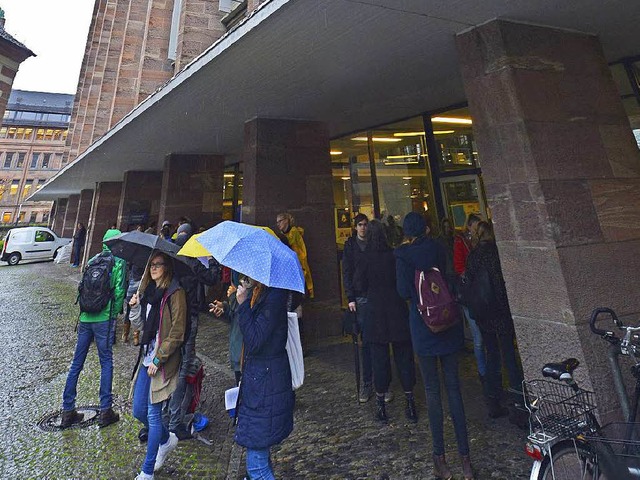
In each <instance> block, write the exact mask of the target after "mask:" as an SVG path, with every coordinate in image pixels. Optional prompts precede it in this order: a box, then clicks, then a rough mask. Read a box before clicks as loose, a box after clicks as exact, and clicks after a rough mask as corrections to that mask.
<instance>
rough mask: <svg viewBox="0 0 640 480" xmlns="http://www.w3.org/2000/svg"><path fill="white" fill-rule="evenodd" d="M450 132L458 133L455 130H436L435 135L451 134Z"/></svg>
mask: <svg viewBox="0 0 640 480" xmlns="http://www.w3.org/2000/svg"><path fill="white" fill-rule="evenodd" d="M450 133H456V131H455V130H434V131H433V134H434V135H449V134H450Z"/></svg>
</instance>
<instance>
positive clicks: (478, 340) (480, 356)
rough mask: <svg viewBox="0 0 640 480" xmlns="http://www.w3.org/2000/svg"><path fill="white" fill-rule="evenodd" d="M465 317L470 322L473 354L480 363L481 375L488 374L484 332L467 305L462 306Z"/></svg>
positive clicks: (478, 363)
mask: <svg viewBox="0 0 640 480" xmlns="http://www.w3.org/2000/svg"><path fill="white" fill-rule="evenodd" d="M462 310H463V311H464V315H465V317H467V321H468V323H469V330H471V336H472V337H473V354H474V355H475V357H476V364H477V365H478V373H479V374H480V376H481V377H484V376H485V375H486V374H487V357H486V356H485V353H484V345H483V344H482V333H481V332H480V328H479V327H478V322H476V321H475V319H474V318H473V317H472V316H471V312H470V311H469V309H468V308H467V307H464V306H463V307H462Z"/></svg>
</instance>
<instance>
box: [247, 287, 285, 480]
mask: <svg viewBox="0 0 640 480" xmlns="http://www.w3.org/2000/svg"><path fill="white" fill-rule="evenodd" d="M252 285H254V286H253V292H252V293H251V295H249V293H248V292H249V288H250V287H251V286H252ZM288 297H289V291H288V290H282V289H280V288H271V287H266V286H265V285H262V284H261V283H259V282H255V281H253V280H251V279H248V278H246V279H243V281H241V282H240V285H238V289H237V291H236V301H237V302H238V310H237V312H238V322H239V325H240V330H241V331H242V337H243V341H244V359H243V369H242V381H241V382H240V394H239V401H238V426H237V429H236V435H235V440H236V443H238V445H241V446H243V447H245V448H246V449H247V473H248V474H249V475H248V476H249V478H250V479H251V480H255V479H260V480H275V476H274V474H273V467H272V464H271V456H270V449H271V446H272V445H276V444H278V443H280V442H282V441H283V440H284V439H285V438H287V437H288V436H289V434H290V433H291V431H292V430H293V406H294V401H295V397H294V393H293V389H292V387H291V370H290V367H289V358H288V357H287V351H286V349H285V346H286V344H287V334H288V322H287V301H288Z"/></svg>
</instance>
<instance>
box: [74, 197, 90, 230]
mask: <svg viewBox="0 0 640 480" xmlns="http://www.w3.org/2000/svg"><path fill="white" fill-rule="evenodd" d="M92 203H93V189H91V188H85V189H84V190H81V191H80V202H79V203H78V213H77V215H76V225H77V224H78V223H82V224H83V225H84V226H85V228H88V225H89V217H90V216H91V204H92Z"/></svg>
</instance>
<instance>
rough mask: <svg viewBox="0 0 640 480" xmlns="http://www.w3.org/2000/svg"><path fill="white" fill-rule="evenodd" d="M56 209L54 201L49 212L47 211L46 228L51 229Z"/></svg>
mask: <svg viewBox="0 0 640 480" xmlns="http://www.w3.org/2000/svg"><path fill="white" fill-rule="evenodd" d="M57 208H58V201H57V200H54V201H53V202H52V203H51V210H49V221H48V222H47V227H49V228H51V227H53V219H54V218H55V216H56V209H57Z"/></svg>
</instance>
